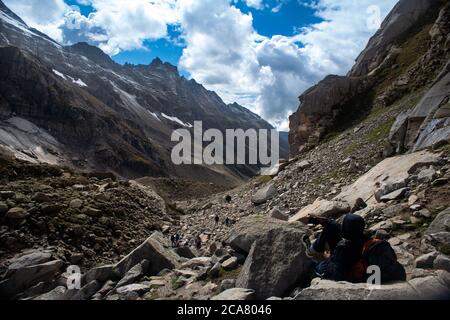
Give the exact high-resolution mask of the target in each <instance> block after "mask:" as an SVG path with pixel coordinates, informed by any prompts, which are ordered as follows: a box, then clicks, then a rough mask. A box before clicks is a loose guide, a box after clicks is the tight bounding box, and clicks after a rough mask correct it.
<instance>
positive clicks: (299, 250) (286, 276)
mask: <svg viewBox="0 0 450 320" xmlns="http://www.w3.org/2000/svg"><path fill="white" fill-rule="evenodd" d="M307 234H308V232H307V231H306V230H305V228H304V227H298V226H291V225H288V226H285V227H284V228H280V229H273V230H270V231H269V232H268V233H267V234H266V235H265V236H263V237H261V238H259V239H257V240H256V241H255V242H254V243H253V245H252V247H251V250H250V253H249V255H248V257H247V260H246V261H245V264H244V266H243V267H242V270H241V273H240V274H239V277H238V278H237V280H236V287H240V288H248V289H252V290H255V298H256V299H267V298H270V297H272V296H278V297H280V296H283V295H286V294H287V293H289V290H290V289H293V288H295V286H296V285H298V284H299V282H300V281H301V280H303V279H304V278H305V277H306V276H307V275H309V272H310V264H311V262H310V260H309V259H308V257H307V256H306V253H305V252H306V246H305V244H304V238H305V237H306V236H307Z"/></svg>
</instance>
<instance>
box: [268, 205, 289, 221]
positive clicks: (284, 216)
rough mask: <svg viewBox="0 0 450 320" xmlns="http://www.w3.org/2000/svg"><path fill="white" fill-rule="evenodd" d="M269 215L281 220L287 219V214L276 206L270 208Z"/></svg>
mask: <svg viewBox="0 0 450 320" xmlns="http://www.w3.org/2000/svg"><path fill="white" fill-rule="evenodd" d="M269 216H270V217H271V218H273V219H278V220H281V221H288V220H289V216H288V215H287V214H285V213H283V212H281V211H280V210H279V209H278V208H273V209H272V210H270V212H269Z"/></svg>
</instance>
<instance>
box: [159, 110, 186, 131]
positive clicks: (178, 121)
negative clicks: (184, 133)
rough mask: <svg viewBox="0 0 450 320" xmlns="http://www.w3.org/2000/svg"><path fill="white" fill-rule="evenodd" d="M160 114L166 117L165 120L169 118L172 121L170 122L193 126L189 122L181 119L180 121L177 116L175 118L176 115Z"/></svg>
mask: <svg viewBox="0 0 450 320" xmlns="http://www.w3.org/2000/svg"><path fill="white" fill-rule="evenodd" d="M161 115H162V116H163V117H164V118H166V119H167V120H170V121H172V122H176V123H178V124H180V125H182V126H183V127H187V128H193V126H192V124H190V123H189V122H186V123H184V122H183V121H181V120H180V119H179V118H177V117H171V116H168V115H167V114H165V113H161Z"/></svg>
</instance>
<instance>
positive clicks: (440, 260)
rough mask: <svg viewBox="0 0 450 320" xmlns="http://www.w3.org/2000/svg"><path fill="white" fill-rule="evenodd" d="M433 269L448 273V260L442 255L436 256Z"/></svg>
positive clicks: (449, 268)
mask: <svg viewBox="0 0 450 320" xmlns="http://www.w3.org/2000/svg"><path fill="white" fill-rule="evenodd" d="M433 268H434V269H436V270H445V271H447V272H450V258H449V257H448V256H445V255H443V254H441V255H439V256H437V257H436V259H434V262H433Z"/></svg>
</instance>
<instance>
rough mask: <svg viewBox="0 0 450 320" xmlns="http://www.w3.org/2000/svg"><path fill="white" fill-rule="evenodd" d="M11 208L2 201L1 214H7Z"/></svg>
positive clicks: (0, 204)
mask: <svg viewBox="0 0 450 320" xmlns="http://www.w3.org/2000/svg"><path fill="white" fill-rule="evenodd" d="M8 210H9V207H8V205H7V204H6V202H3V201H0V214H5V213H6V212H8Z"/></svg>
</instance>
